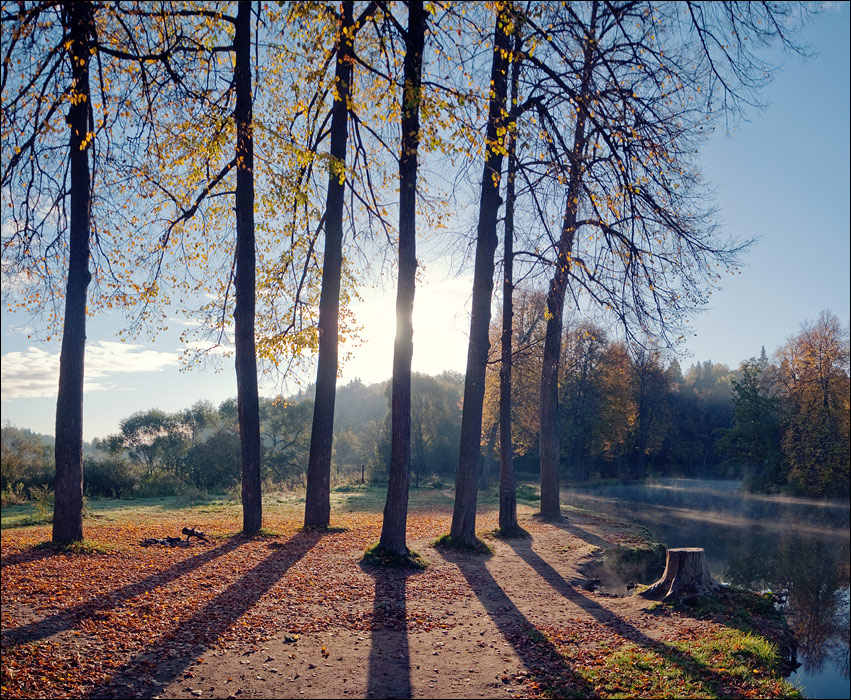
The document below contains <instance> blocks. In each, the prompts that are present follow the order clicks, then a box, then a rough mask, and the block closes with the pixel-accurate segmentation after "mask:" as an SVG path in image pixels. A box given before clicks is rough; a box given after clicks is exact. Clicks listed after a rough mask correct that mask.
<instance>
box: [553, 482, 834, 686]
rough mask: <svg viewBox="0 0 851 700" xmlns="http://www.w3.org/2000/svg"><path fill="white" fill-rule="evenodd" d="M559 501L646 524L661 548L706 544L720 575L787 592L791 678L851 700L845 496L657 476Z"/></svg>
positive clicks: (568, 493) (571, 492)
mask: <svg viewBox="0 0 851 700" xmlns="http://www.w3.org/2000/svg"><path fill="white" fill-rule="evenodd" d="M562 501H563V502H564V503H566V504H569V505H574V506H578V507H582V508H588V509H590V510H594V511H596V512H601V513H607V514H610V515H612V516H615V517H618V518H620V519H622V520H629V521H632V522H635V523H637V524H639V525H643V526H644V527H646V528H648V529H649V530H650V531H651V532H652V533H653V535H654V537H655V538H656V539H658V540H660V541H661V542H662V543H664V545H665V546H666V547H703V548H704V549H705V551H706V558H707V561H708V563H709V569H710V571H711V572H712V575H713V576H714V577H715V578H716V579H717V580H719V581H723V582H726V583H729V584H733V585H736V586H740V587H744V588H749V589H752V590H756V591H762V590H771V591H774V592H778V593H779V592H783V593H785V594H786V595H787V603H786V613H787V617H788V620H789V625H790V627H791V628H792V629H793V631H794V632H795V637H796V639H797V641H798V662H799V663H800V664H801V666H800V668H799V669H798V670H797V671H796V672H795V673H793V674H792V675H791V676H790V680H793V681H795V680H796V681H798V682H800V684H801V685H803V687H804V694H805V695H806V696H807V697H811V698H848V697H849V683H848V681H849V549H851V547H850V546H849V545H851V531H850V530H849V524H851V512H849V502H848V501H847V500H846V501H819V500H814V499H803V498H790V497H785V496H767V495H758V494H749V493H747V492H745V491H743V490H742V488H741V483H740V482H737V481H710V480H697V479H660V480H658V481H651V482H647V483H642V484H626V485H611V486H608V485H607V486H596V487H588V488H581V489H579V488H565V489H562ZM657 574H658V572H648V576H649V577H650V578H654V577H655V576H656V575H657ZM654 580H655V578H654ZM639 582H640V583H652V582H653V581H651V580H643V581H639Z"/></svg>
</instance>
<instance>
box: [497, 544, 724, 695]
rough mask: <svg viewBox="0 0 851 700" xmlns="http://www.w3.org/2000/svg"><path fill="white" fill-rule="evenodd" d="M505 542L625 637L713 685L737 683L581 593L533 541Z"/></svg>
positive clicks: (567, 595) (575, 601) (564, 593)
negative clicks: (548, 560) (651, 635)
mask: <svg viewBox="0 0 851 700" xmlns="http://www.w3.org/2000/svg"><path fill="white" fill-rule="evenodd" d="M508 544H509V545H510V546H511V548H512V549H513V550H514V551H515V553H516V554H517V555H518V556H519V557H520V558H521V559H522V560H523V561H525V562H526V563H527V564H528V565H529V566H530V567H532V569H534V570H535V572H536V573H537V574H538V575H539V576H540V577H541V578H542V579H544V581H546V582H547V583H548V584H549V585H550V586H551V587H552V588H553V589H554V590H555V591H556V592H558V593H560V594H561V595H562V596H564V597H565V598H566V599H567V600H569V601H570V602H571V603H573V604H574V605H577V606H578V607H580V608H581V609H582V610H584V611H585V612H587V613H588V614H589V615H591V616H592V617H593V618H594V619H596V620H597V621H598V622H600V623H602V624H603V625H605V626H606V627H609V628H610V629H612V630H613V631H614V632H616V633H617V634H618V635H620V636H621V637H623V638H624V639H626V640H628V641H630V642H632V643H633V644H637V645H639V646H641V647H644V648H646V649H648V650H650V651H653V652H656V653H657V654H660V655H662V656H664V657H665V658H666V660H667V661H668V662H670V663H673V664H676V665H677V666H679V667H680V668H681V669H682V670H683V671H684V672H685V673H687V674H689V675H700V676H702V678H703V679H704V680H707V681H709V682H710V683H714V684H724V685H731V684H735V683H736V679H735V678H733V677H732V676H730V675H728V674H724V673H720V674H719V673H715V672H713V671H712V670H711V669H709V668H707V667H705V666H703V665H701V664H699V662H697V661H696V660H695V659H694V657H692V656H691V655H689V654H687V653H684V652H682V651H680V650H679V649H677V648H676V647H674V646H672V645H670V644H666V643H664V642H660V641H658V640H656V639H653V638H652V637H648V636H647V635H646V634H644V632H642V631H641V630H639V629H637V628H636V627H635V626H634V625H632V624H630V623H629V622H628V621H626V620H625V619H624V618H622V617H620V616H619V615H617V614H615V613H614V612H612V611H611V610H609V609H608V608H605V607H603V606H602V605H600V604H599V603H597V602H596V601H594V600H592V599H591V598H589V597H588V596H586V595H584V594H583V593H582V592H580V591H579V590H577V589H576V588H575V587H574V586H572V585H571V584H570V583H568V582H567V581H566V580H565V579H564V577H562V575H561V574H560V573H559V572H558V571H556V570H555V569H554V568H553V567H552V565H551V564H550V563H549V562H547V561H546V560H545V559H544V558H543V557H541V555H540V554H538V553H537V552H535V551H534V550H533V549H532V541H530V540H509V541H508Z"/></svg>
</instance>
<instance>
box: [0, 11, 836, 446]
mask: <svg viewBox="0 0 851 700" xmlns="http://www.w3.org/2000/svg"><path fill="white" fill-rule="evenodd" d="M802 38H803V41H804V42H807V43H809V44H810V45H811V46H812V48H813V49H814V50H815V51H816V52H817V55H816V56H814V57H813V58H811V59H809V60H801V59H798V58H795V57H788V58H785V59H784V65H783V67H782V68H781V69H780V71H779V72H778V73H777V75H776V77H775V80H774V81H773V83H772V84H771V85H770V86H769V88H768V89H767V90H766V91H765V92H764V95H763V96H764V99H765V101H766V102H767V103H768V107H767V109H765V110H764V111H762V112H760V113H753V114H751V115H750V120H749V121H748V122H746V123H743V124H739V125H738V127H737V128H736V129H735V131H733V132H732V133H730V134H729V135H728V134H724V133H716V134H715V135H714V136H713V137H712V139H711V140H710V142H709V143H708V144H707V145H706V147H705V148H704V151H703V153H702V156H701V158H702V162H703V167H704V174H705V176H706V178H707V179H708V180H709V181H710V182H711V183H712V184H713V186H714V189H715V191H716V193H717V204H718V206H719V209H720V212H721V218H722V221H723V224H724V229H725V231H726V232H728V233H729V234H731V235H733V236H736V237H739V238H750V237H758V238H759V242H758V243H757V244H756V245H755V246H754V247H753V248H752V249H751V251H750V252H749V253H748V254H747V256H746V259H745V263H746V264H745V265H744V266H743V267H742V268H741V274H739V275H736V276H735V277H732V278H728V279H726V280H725V281H724V283H723V289H722V290H720V291H716V292H715V293H714V294H713V295H712V297H711V301H710V304H709V307H708V309H707V310H706V311H705V312H704V313H702V314H699V315H698V316H696V317H695V318H693V319H692V322H691V326H692V327H693V333H694V335H693V336H691V337H689V338H688V343H687V346H686V349H687V352H688V355H687V356H685V357H683V358H682V359H681V363H682V365H683V366H684V367H687V366H688V365H689V364H690V363H692V362H694V361H697V360H701V361H702V360H707V359H711V360H712V361H714V362H721V363H724V364H727V365H729V366H731V367H736V366H738V364H739V362H740V361H741V360H743V359H746V358H748V357H750V356H752V355H756V354H758V353H759V350H760V347H761V346H763V345H764V346H765V348H766V350H767V351H768V352H769V353H771V352H773V351H774V350H775V349H776V348H777V347H778V346H779V345H781V344H782V343H783V342H784V341H785V339H786V338H788V337H789V336H790V335H792V334H793V333H795V332H796V330H797V329H798V328H799V326H800V324H801V322H802V321H804V320H806V319H810V320H814V319H815V318H816V317H817V316H818V314H819V312H820V311H821V310H822V309H830V310H831V311H832V312H833V313H834V314H836V315H837V316H838V317H839V319H840V320H841V321H842V322H843V323H845V324H847V323H848V320H849V317H851V310H850V309H849V289H851V279H849V258H851V250H849V241H851V222H849V193H851V183H849V164H851V151H849V131H851V116H849V84H851V77H849V65H851V54H850V53H849V4H848V3H830V4H827V5H826V6H825V9H824V11H823V12H822V14H820V15H819V16H817V17H816V18H815V19H814V21H813V22H812V23H811V25H810V26H809V27H808V28H807V30H806V31H805V32H804V34H803V37H802ZM426 262H427V267H426V272H425V275H424V279H423V285H422V286H421V287H419V288H418V290H417V304H416V309H417V310H416V313H415V319H414V325H415V338H414V342H415V349H414V369H415V370H417V371H421V372H428V373H437V372H440V371H442V370H444V369H454V370H458V371H463V369H464V365H465V362H466V350H467V348H466V342H467V325H468V323H469V321H468V315H467V314H468V312H469V303H468V302H469V296H470V286H471V278H470V276H460V277H457V276H454V275H450V274H448V271H447V267H446V266H445V264H443V263H441V262H439V261H436V260H435V261H426ZM394 289H395V287H394V284H393V281H392V280H390V279H387V280H386V281H385V284H384V286H383V288H381V287H369V288H367V289H364V290H362V296H363V302H362V303H361V304H359V305H358V306H357V307H356V312H357V314H358V319H359V322H360V323H361V324H362V326H363V327H364V331H363V336H364V342H363V343H362V345H361V346H360V347H358V348H355V349H354V353H353V357H352V359H351V360H350V361H349V362H348V364H347V365H346V366H345V367H344V369H343V377H342V379H341V382H343V383H345V382H347V381H349V380H351V379H353V378H355V377H360V378H361V379H362V380H363V381H364V382H367V383H369V382H374V381H380V380H382V379H385V378H387V377H388V376H389V374H390V368H391V359H392V344H393V334H394V328H393V322H394V318H395V314H394ZM29 323H30V319H29V318H28V317H27V316H25V315H23V314H17V315H16V314H9V313H8V312H6V311H5V310H4V311H3V314H2V403H0V407H2V418H3V420H4V421H6V420H8V421H10V422H11V423H13V424H15V425H18V426H21V427H28V428H31V429H33V430H35V431H37V432H43V433H48V434H52V433H53V432H54V430H53V426H54V414H55V405H56V387H57V381H58V379H57V377H58V354H59V345H58V342H55V341H54V342H49V343H48V342H44V343H36V342H34V341H31V340H28V339H27V337H26V329H27V327H28V325H29ZM119 328H120V319H118V318H117V317H100V318H96V319H92V320H91V321H90V323H89V327H88V329H87V331H88V332H87V336H88V351H87V356H86V394H85V403H84V431H83V432H84V436H85V438H86V439H87V440H91V439H92V438H94V437H103V436H105V435H107V434H109V433H110V432H115V431H116V430H117V429H118V423H119V421H120V420H121V419H122V418H124V417H126V416H128V415H130V414H131V413H133V412H135V411H140V410H145V409H148V408H153V407H158V408H161V409H163V410H166V411H174V410H178V409H180V408H184V407H187V406H190V405H191V404H192V403H194V402H195V401H197V400H198V399H202V398H203V399H209V400H211V401H212V402H213V403H214V404H218V403H219V402H221V401H222V400H224V399H226V398H228V397H230V396H234V395H235V394H236V380H235V378H234V374H233V365H232V361H231V360H224V361H223V362H222V363H221V365H220V371H219V372H218V373H217V372H215V371H213V369H212V368H208V369H206V370H198V369H194V370H191V371H189V372H181V371H180V355H181V352H182V348H181V346H180V343H179V340H178V337H179V331H180V328H179V326H177V325H173V326H172V328H171V329H170V330H169V331H168V332H166V333H164V334H162V335H161V336H160V337H159V338H158V339H157V340H156V342H154V343H151V342H150V341H148V340H146V339H140V340H139V341H136V342H127V343H120V342H118V341H117V338H116V335H115V334H116V331H117V330H118V329H119ZM261 387H262V390H263V392H264V393H266V394H274V393H277V390H278V389H279V388H280V387H279V386H278V385H277V384H276V382H275V381H274V380H263V379H262V378H261ZM289 388H290V389H294V388H295V387H294V386H293V387H289Z"/></svg>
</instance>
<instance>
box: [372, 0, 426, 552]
mask: <svg viewBox="0 0 851 700" xmlns="http://www.w3.org/2000/svg"><path fill="white" fill-rule="evenodd" d="M425 31H426V14H425V10H424V9H423V4H422V2H419V1H418V0H411V1H410V2H408V27H407V30H405V31H404V32H403V36H404V39H405V62H404V74H403V84H402V95H401V102H402V110H401V112H402V119H401V127H402V129H401V130H402V140H401V147H400V153H399V279H398V291H397V292H396V340H395V343H394V346H393V395H392V400H391V404H390V410H391V421H390V422H391V433H392V436H391V443H390V468H389V475H390V479H389V484H388V487H387V502H386V504H385V506H384V519H383V521H382V524H381V539H380V541H379V547H380V548H381V549H383V550H384V551H386V552H388V553H390V554H393V555H395V556H407V554H408V546H407V544H406V540H405V527H406V522H407V514H408V484H409V481H410V470H411V358H412V356H413V351H414V347H413V334H414V327H413V312H414V290H415V285H416V272H417V247H416V241H417V226H416V209H417V202H416V196H417V148H418V146H419V141H420V116H419V115H420V99H421V98H420V95H421V89H422V87H421V86H422V61H423V48H424V44H425Z"/></svg>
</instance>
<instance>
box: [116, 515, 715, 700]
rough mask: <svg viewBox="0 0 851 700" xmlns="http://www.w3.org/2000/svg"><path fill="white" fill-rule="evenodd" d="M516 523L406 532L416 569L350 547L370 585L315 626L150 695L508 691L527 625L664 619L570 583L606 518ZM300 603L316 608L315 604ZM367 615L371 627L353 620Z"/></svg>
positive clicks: (521, 658)
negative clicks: (483, 542)
mask: <svg viewBox="0 0 851 700" xmlns="http://www.w3.org/2000/svg"><path fill="white" fill-rule="evenodd" d="M522 524H523V525H524V526H525V527H526V528H527V529H528V530H531V531H532V537H531V538H529V539H514V540H509V541H501V540H496V539H489V540H488V543H489V544H490V546H491V547H492V549H493V556H490V557H488V556H482V555H478V554H467V553H457V552H447V551H446V550H444V549H436V548H435V547H433V546H432V545H431V544H430V540H429V539H420V540H415V541H412V542H411V543H410V544H411V546H412V547H413V548H414V549H416V550H417V551H419V552H420V553H421V554H422V555H423V556H425V558H426V559H427V560H428V561H429V562H430V566H429V568H428V570H427V571H426V572H424V573H413V572H407V573H403V572H397V571H387V570H379V569H367V568H359V567H358V564H357V560H358V559H359V558H360V556H361V551H360V550H358V551H353V552H351V553H350V555H349V556H348V557H346V556H343V557H341V558H340V561H339V562H338V564H340V565H342V566H341V568H343V569H345V568H348V569H350V570H351V569H354V570H356V571H363V572H365V573H366V574H367V575H368V576H369V577H370V578H371V580H372V582H373V584H374V585H373V586H372V590H369V589H368V588H367V589H365V590H363V595H362V596H360V597H359V598H358V599H356V600H345V601H341V603H342V605H340V606H339V607H340V609H336V610H335V611H334V614H332V615H331V617H330V619H328V620H327V626H326V628H325V629H322V630H321V631H312V632H311V631H309V632H306V633H301V634H299V635H298V639H297V640H296V641H293V639H294V638H295V633H292V634H286V633H285V634H280V635H276V636H274V637H273V638H271V639H269V640H268V641H267V642H265V643H263V644H262V645H260V646H257V647H255V648H254V649H252V650H248V651H233V650H230V649H219V650H215V651H213V652H212V653H211V654H208V655H205V656H204V658H203V662H201V663H198V662H196V663H193V664H191V665H189V666H188V667H187V668H186V670H185V671H184V672H183V673H182V674H181V675H180V677H179V678H178V679H177V680H174V681H172V682H170V683H168V684H167V685H165V686H162V688H161V693H160V694H159V697H163V698H183V697H202V698H205V697H237V698H272V697H304V698H335V697H340V698H342V697H355V698H363V697H367V698H371V697H376V698H387V697H396V698H404V697H412V698H505V697H512V696H516V697H519V696H523V695H525V693H524V683H525V682H526V681H527V680H528V678H529V676H530V674H534V672H535V670H536V665H537V664H538V662H539V661H540V659H539V658H538V656H539V655H540V652H539V650H538V649H537V648H536V647H535V646H534V645H532V644H530V635H531V632H530V631H531V630H533V629H534V628H541V627H545V626H553V627H565V626H569V625H571V624H575V623H576V622H578V621H580V620H581V621H585V622H587V623H589V624H591V625H593V626H595V627H596V626H599V627H602V628H609V629H611V630H612V631H619V632H621V633H626V634H629V632H630V631H631V630H632V631H634V630H637V629H640V630H641V634H644V635H647V636H648V637H649V638H653V639H655V638H658V637H659V636H660V635H661V634H662V633H664V632H669V631H670V630H671V628H672V624H673V622H672V621H671V620H670V619H669V618H667V619H666V618H661V619H660V618H657V617H655V616H653V615H650V614H647V613H646V612H644V608H645V607H646V605H647V603H646V601H643V600H640V599H636V598H613V597H607V596H604V595H599V594H595V593H589V592H587V591H585V590H583V589H582V587H581V585H580V584H581V583H582V582H583V579H582V577H581V574H580V571H579V567H580V565H581V563H582V562H583V561H585V560H586V559H587V558H588V557H589V556H590V555H591V553H592V552H593V551H594V549H595V548H596V547H598V546H600V545H603V544H605V543H606V540H604V539H603V535H606V534H608V535H611V534H612V531H611V529H608V528H601V523H599V522H597V523H595V522H594V521H593V520H590V519H587V520H585V521H584V522H583V521H582V520H581V519H580V520H577V519H573V520H572V522H571V523H565V526H564V527H563V528H559V527H554V526H550V525H544V524H540V523H537V522H535V521H533V520H530V519H528V518H526V519H525V520H524V521H523V523H522ZM606 529H608V532H606V531H605V530H606ZM332 607H333V608H337V607H338V606H336V605H333V604H332ZM312 612H313V613H314V614H316V615H317V617H325V618H326V619H327V618H328V615H327V613H328V611H327V610H325V611H323V610H320V609H315V610H313V611H312ZM370 615H371V616H372V622H371V624H370V625H369V626H370V627H372V629H364V625H362V624H360V622H362V621H365V620H366V619H367V618H368V617H369V616H370ZM692 623H693V624H700V623H695V622H694V621H692ZM677 624H688V622H687V621H684V620H679V621H678V622H677ZM293 627H294V628H296V627H297V625H293ZM167 675H168V674H166V677H167ZM128 680H131V679H128Z"/></svg>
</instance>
